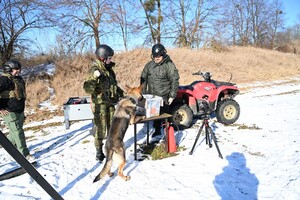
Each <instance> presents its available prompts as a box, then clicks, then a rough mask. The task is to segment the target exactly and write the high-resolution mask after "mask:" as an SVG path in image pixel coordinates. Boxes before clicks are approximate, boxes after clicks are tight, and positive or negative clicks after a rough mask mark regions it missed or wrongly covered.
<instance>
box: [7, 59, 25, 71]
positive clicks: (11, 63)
mask: <svg viewBox="0 0 300 200" xmlns="http://www.w3.org/2000/svg"><path fill="white" fill-rule="evenodd" d="M21 68H22V65H21V63H20V62H19V61H17V60H9V61H7V62H6V63H4V66H3V71H4V72H6V73H11V72H12V70H13V69H21Z"/></svg>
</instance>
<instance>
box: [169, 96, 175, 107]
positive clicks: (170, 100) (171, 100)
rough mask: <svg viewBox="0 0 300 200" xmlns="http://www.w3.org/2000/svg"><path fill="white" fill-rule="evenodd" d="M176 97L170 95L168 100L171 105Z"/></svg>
mask: <svg viewBox="0 0 300 200" xmlns="http://www.w3.org/2000/svg"><path fill="white" fill-rule="evenodd" d="M173 100H174V98H172V97H170V98H169V100H168V103H169V105H171V103H172V102H173Z"/></svg>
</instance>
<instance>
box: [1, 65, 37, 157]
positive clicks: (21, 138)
mask: <svg viewBox="0 0 300 200" xmlns="http://www.w3.org/2000/svg"><path fill="white" fill-rule="evenodd" d="M21 67H22V66H21V63H20V62H19V61H16V60H9V61H7V62H6V63H5V64H4V66H3V72H4V73H3V74H2V75H1V76H0V103H1V104H0V117H2V118H3V120H4V122H5V124H6V126H7V127H8V129H9V134H8V135H7V138H8V140H9V141H10V142H11V143H12V144H13V145H14V146H16V148H17V149H18V150H19V151H20V153H22V154H23V155H24V156H25V157H26V158H27V159H28V160H31V159H33V158H34V157H33V156H32V155H30V154H29V150H28V148H27V145H26V140H25V134H24V130H23V123H24V119H25V117H24V109H25V100H26V89H25V82H24V80H23V78H22V77H21V76H19V74H20V71H21Z"/></svg>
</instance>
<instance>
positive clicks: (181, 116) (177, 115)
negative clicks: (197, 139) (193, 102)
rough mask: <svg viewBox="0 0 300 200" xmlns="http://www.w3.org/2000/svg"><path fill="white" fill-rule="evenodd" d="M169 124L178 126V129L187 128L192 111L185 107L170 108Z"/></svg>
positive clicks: (189, 124)
mask: <svg viewBox="0 0 300 200" xmlns="http://www.w3.org/2000/svg"><path fill="white" fill-rule="evenodd" d="M171 115H172V118H171V122H173V123H174V124H175V125H177V126H178V128H179V129H185V128H189V127H191V125H192V121H193V111H192V109H191V108H190V107H189V106H188V105H186V104H183V105H177V106H175V107H174V108H171Z"/></svg>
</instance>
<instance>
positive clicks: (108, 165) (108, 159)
mask: <svg viewBox="0 0 300 200" xmlns="http://www.w3.org/2000/svg"><path fill="white" fill-rule="evenodd" d="M112 155H113V151H111V152H109V153H108V154H107V156H106V161H105V165H104V167H103V168H102V170H101V172H100V173H99V174H98V175H97V176H96V177H95V179H94V181H93V183H95V182H97V181H99V180H100V179H102V178H103V177H105V176H106V175H109V176H113V175H114V174H113V173H111V172H110V168H111V166H112V162H113V160H112Z"/></svg>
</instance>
